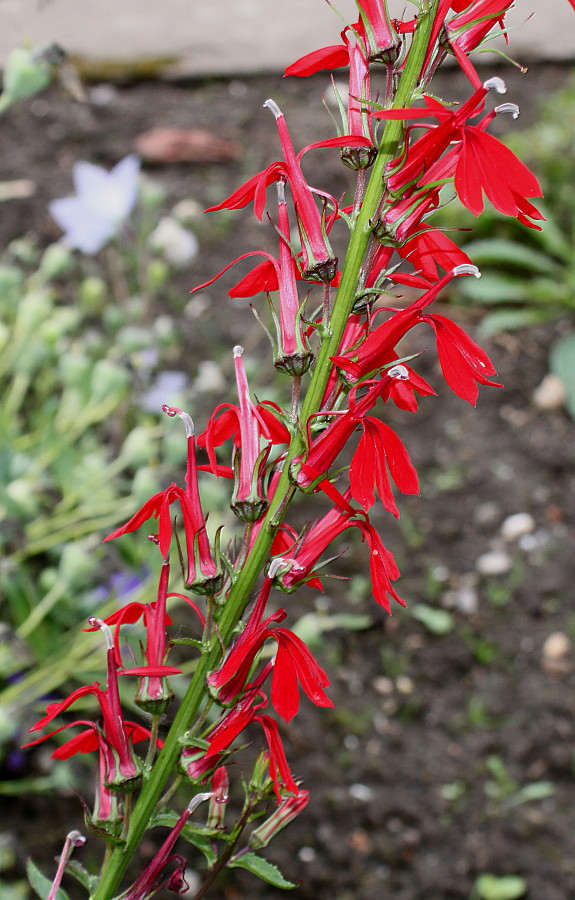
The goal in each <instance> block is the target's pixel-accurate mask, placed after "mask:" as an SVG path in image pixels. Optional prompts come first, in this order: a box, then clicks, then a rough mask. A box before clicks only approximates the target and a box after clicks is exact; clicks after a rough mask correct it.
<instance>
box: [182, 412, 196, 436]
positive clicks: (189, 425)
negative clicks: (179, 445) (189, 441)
mask: <svg viewBox="0 0 575 900" xmlns="http://www.w3.org/2000/svg"><path fill="white" fill-rule="evenodd" d="M179 416H180V419H181V420H182V422H183V423H184V428H185V430H186V437H187V438H191V437H193V436H194V420H193V419H192V417H191V416H190V415H188V413H187V412H181V413H180V414H179Z"/></svg>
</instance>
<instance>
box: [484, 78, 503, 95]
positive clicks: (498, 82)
mask: <svg viewBox="0 0 575 900" xmlns="http://www.w3.org/2000/svg"><path fill="white" fill-rule="evenodd" d="M483 87H484V88H485V90H486V91H490V90H491V88H495V90H496V91H497V93H498V94H506V93H507V85H506V84H505V82H504V81H503V78H499V77H498V76H497V75H496V76H495V78H488V79H487V81H484V82H483Z"/></svg>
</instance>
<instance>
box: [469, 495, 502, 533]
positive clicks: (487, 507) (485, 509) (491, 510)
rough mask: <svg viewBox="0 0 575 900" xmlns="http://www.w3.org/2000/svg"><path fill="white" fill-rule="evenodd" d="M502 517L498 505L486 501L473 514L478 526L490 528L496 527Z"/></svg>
mask: <svg viewBox="0 0 575 900" xmlns="http://www.w3.org/2000/svg"><path fill="white" fill-rule="evenodd" d="M500 515H501V512H500V509H499V507H498V506H497V504H496V503H491V502H490V501H486V502H485V503H480V504H479V506H477V507H476V508H475V510H474V512H473V521H474V522H475V523H476V525H479V526H481V527H484V528H488V527H489V526H490V525H495V523H496V522H497V521H498V520H499V517H500Z"/></svg>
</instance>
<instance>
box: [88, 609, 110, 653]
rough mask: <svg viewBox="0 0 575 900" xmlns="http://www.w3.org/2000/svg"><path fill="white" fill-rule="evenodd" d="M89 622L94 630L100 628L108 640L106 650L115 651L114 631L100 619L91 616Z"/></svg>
mask: <svg viewBox="0 0 575 900" xmlns="http://www.w3.org/2000/svg"><path fill="white" fill-rule="evenodd" d="M88 622H89V623H90V625H91V626H92V628H99V629H100V631H102V633H103V635H104V638H105V640H106V649H107V650H113V649H114V638H113V637H112V630H111V628H110V627H109V625H106V623H105V622H104V621H103V620H102V619H98V618H97V617H96V616H90V618H89V619H88Z"/></svg>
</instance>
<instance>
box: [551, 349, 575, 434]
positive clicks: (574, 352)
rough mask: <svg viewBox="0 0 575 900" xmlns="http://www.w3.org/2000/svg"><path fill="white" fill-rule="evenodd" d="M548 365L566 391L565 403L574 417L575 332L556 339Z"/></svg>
mask: <svg viewBox="0 0 575 900" xmlns="http://www.w3.org/2000/svg"><path fill="white" fill-rule="evenodd" d="M549 366H550V369H551V371H552V372H553V374H554V375H557V376H558V377H559V378H560V379H561V381H562V382H563V384H564V385H565V390H566V391H567V399H566V401H565V405H566V407H567V409H568V410H569V413H570V415H571V416H572V417H573V418H574V419H575V332H571V334H566V335H565V336H564V337H562V338H560V339H559V340H558V341H556V342H555V343H554V344H553V346H552V348H551V353H550V354H549Z"/></svg>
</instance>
